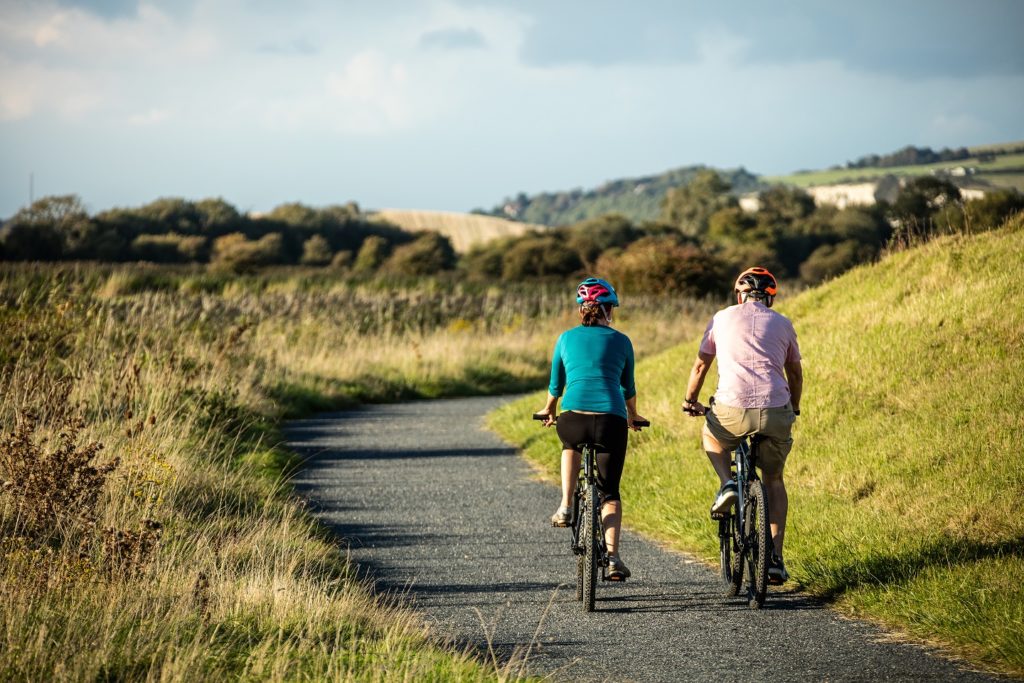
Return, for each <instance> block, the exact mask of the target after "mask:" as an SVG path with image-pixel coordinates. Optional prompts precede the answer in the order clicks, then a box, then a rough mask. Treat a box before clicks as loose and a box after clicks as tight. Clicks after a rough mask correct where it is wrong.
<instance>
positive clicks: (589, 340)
mask: <svg viewBox="0 0 1024 683" xmlns="http://www.w3.org/2000/svg"><path fill="white" fill-rule="evenodd" d="M548 391H549V392H550V393H551V395H552V396H561V397H562V410H584V411H588V412H593V413H613V414H615V415H621V416H622V417H628V416H627V415H626V400H627V399H630V398H633V397H634V396H636V384H635V382H634V378H633V343H632V342H630V341H629V337H627V336H626V335H624V334H622V333H621V332H619V331H617V330H613V329H612V328H610V327H603V326H593V327H584V326H582V325H580V326H579V327H574V328H572V329H571V330H566V331H565V332H563V333H562V334H561V336H559V337H558V342H557V343H556V344H555V351H554V353H553V354H552V357H551V382H550V383H549V384H548ZM563 392H564V394H563Z"/></svg>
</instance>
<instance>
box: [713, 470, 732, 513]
mask: <svg viewBox="0 0 1024 683" xmlns="http://www.w3.org/2000/svg"><path fill="white" fill-rule="evenodd" d="M737 497H738V496H737V494H736V482H734V481H733V480H732V479H730V480H729V481H727V482H725V485H723V486H722V488H721V489H720V490H719V491H718V495H717V496H715V502H714V503H713V504H712V505H711V518H712V519H721V518H722V517H724V516H725V515H727V514H729V510H731V509H732V506H733V505H735V504H736V498H737Z"/></svg>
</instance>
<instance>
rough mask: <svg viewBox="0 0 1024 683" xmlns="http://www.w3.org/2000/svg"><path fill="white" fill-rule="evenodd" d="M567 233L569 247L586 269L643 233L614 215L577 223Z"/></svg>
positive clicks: (626, 220) (638, 237)
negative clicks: (602, 255)
mask: <svg viewBox="0 0 1024 683" xmlns="http://www.w3.org/2000/svg"><path fill="white" fill-rule="evenodd" d="M568 232H569V247H570V248H572V249H574V250H575V251H576V253H577V254H579V257H580V260H581V261H582V262H583V263H585V264H587V266H588V267H591V266H593V265H594V263H595V262H596V261H597V259H598V257H599V256H601V254H603V253H604V252H605V251H607V250H609V249H613V248H616V247H625V246H626V245H627V244H630V243H631V242H635V241H636V240H638V239H640V237H642V236H643V231H641V230H639V229H638V228H636V226H634V225H633V223H632V222H630V220H629V219H628V218H626V217H625V216H622V215H619V214H614V213H613V214H607V215H604V216H601V217H599V218H592V219H590V220H586V221H583V222H581V223H577V224H576V225H573V226H571V227H569V228H568Z"/></svg>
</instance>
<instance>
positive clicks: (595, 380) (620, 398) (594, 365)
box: [537, 277, 644, 581]
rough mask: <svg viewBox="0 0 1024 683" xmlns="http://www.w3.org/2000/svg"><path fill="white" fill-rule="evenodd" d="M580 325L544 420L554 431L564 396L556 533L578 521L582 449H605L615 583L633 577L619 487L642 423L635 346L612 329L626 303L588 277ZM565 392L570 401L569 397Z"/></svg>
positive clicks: (557, 354)
mask: <svg viewBox="0 0 1024 683" xmlns="http://www.w3.org/2000/svg"><path fill="white" fill-rule="evenodd" d="M576 303H577V304H579V314H580V324H579V325H578V326H577V327H574V328H572V329H569V330H566V331H565V332H563V333H562V334H561V336H559V337H558V342H557V343H556V344H555V350H554V353H553V354H552V358H551V382H550V384H549V386H548V400H547V403H546V404H545V406H544V408H543V410H540V411H538V412H537V414H538V415H547V420H545V421H544V426H545V427H550V426H551V425H553V424H555V414H556V413H555V410H556V408H557V405H558V399H559V397H561V398H562V410H563V411H564V412H563V413H562V414H561V415H559V416H558V422H557V424H558V438H559V440H560V441H561V442H562V449H563V450H562V498H561V502H560V504H559V506H558V509H557V510H555V513H554V514H553V515H551V524H552V526H560V527H564V526H568V525H569V524H570V523H571V522H572V508H571V507H570V501H571V500H572V492H573V489H574V487H575V486H576V476H577V473H578V472H579V469H580V459H581V454H580V452H579V451H578V450H576V449H577V447H578V446H579V444H581V443H595V444H601V445H602V446H603V447H604V450H605V451H606V452H603V453H598V454H597V486H598V489H599V490H600V492H601V519H602V522H603V523H604V529H605V535H604V538H605V545H606V546H607V548H608V578H609V579H612V580H614V581H621V580H624V579H626V578H628V577H629V576H630V571H629V568H628V567H626V563H625V562H623V561H622V559H621V557H620V555H619V538H620V534H621V529H622V500H621V498H620V496H619V481H620V480H621V478H622V468H623V464H624V463H625V460H626V446H627V442H628V436H629V431H628V430H629V429H637V427H636V426H635V423H636V422H638V421H643V419H644V418H643V417H641V416H640V415H639V414H638V413H637V412H636V385H635V383H634V377H633V344H632V342H631V341H630V340H629V337H627V336H626V335H624V334H623V333H621V332H619V331H617V330H613V329H612V308H613V307H615V306H618V305H619V297H618V295H617V294H616V293H615V288H614V287H612V285H611V283H609V282H606V281H605V280H601V279H599V278H594V277H591V278H587V279H586V280H584V281H583V282H581V283H580V284H579V286H578V287H577V288H576ZM563 392H564V395H563Z"/></svg>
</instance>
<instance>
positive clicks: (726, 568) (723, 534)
mask: <svg viewBox="0 0 1024 683" xmlns="http://www.w3.org/2000/svg"><path fill="white" fill-rule="evenodd" d="M735 520H736V518H735V517H734V516H733V515H730V516H729V517H727V518H725V519H723V520H720V521H719V522H718V525H719V526H718V554H719V570H720V576H721V578H722V585H723V586H725V595H726V597H729V598H731V597H735V596H736V595H738V594H739V592H740V585H741V584H742V583H743V570H742V569H743V564H742V562H741V561H740V558H739V557H734V554H733V545H734V543H733V537H734V534H735V530H734V528H733V527H734V526H735Z"/></svg>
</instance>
